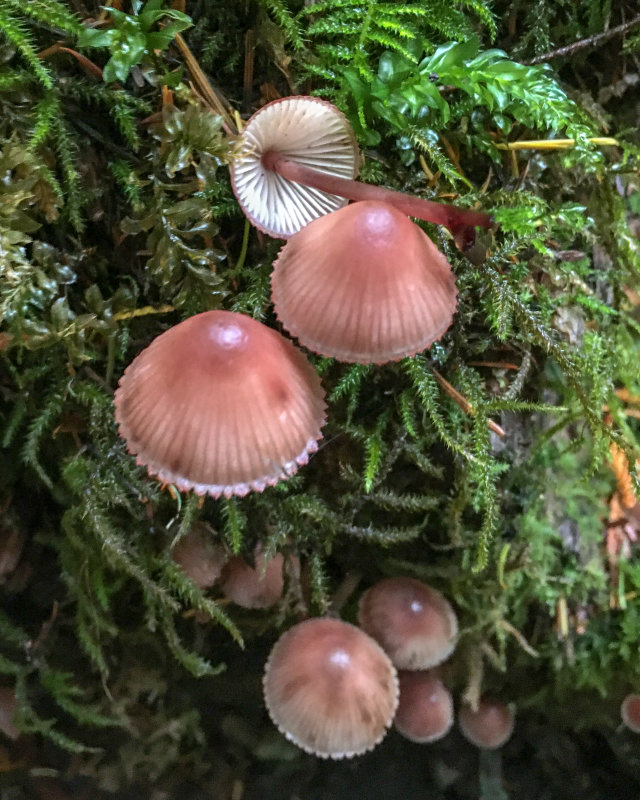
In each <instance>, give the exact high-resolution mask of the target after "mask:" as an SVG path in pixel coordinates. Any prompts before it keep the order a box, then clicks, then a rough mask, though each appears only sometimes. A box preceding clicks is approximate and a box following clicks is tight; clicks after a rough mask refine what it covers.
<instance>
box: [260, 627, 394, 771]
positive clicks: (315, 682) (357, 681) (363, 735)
mask: <svg viewBox="0 0 640 800" xmlns="http://www.w3.org/2000/svg"><path fill="white" fill-rule="evenodd" d="M263 683H264V696H265V703H266V706H267V709H268V711H269V714H270V716H271V719H272V720H273V722H274V723H275V725H277V727H278V729H279V730H280V731H281V732H282V733H283V734H284V735H285V736H286V737H287V739H289V740H290V741H292V742H294V744H297V745H298V747H301V748H302V749H303V750H306V751H307V752H308V753H313V754H314V755H317V756H320V757H321V758H350V757H352V756H356V755H359V754H361V753H365V752H366V751H367V750H371V749H372V748H373V747H375V745H377V744H378V743H379V742H380V741H381V740H382V739H383V737H384V736H385V734H386V732H387V728H388V727H389V725H391V721H392V720H393V715H394V714H395V711H396V708H397V705H398V678H397V675H396V671H395V669H394V667H393V664H392V663H391V661H390V660H389V658H388V657H387V655H386V654H385V653H384V651H383V650H382V649H381V648H380V647H379V645H378V644H376V642H374V640H373V639H371V638H370V637H369V636H367V634H366V633H363V632H362V631H361V630H359V629H358V628H356V627H355V626H353V625H349V624H347V623H346V622H341V621H340V620H337V619H329V618H321V619H310V620H306V621H305V622H301V623H300V624H298V625H294V627H293V628H291V629H290V630H288V631H287V632H286V633H285V634H283V636H281V637H280V639H279V640H278V641H277V642H276V644H275V646H274V648H273V650H272V651H271V655H270V656H269V660H268V661H267V666H266V668H265V675H264V681H263Z"/></svg>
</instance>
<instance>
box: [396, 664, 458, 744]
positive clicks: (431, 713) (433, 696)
mask: <svg viewBox="0 0 640 800" xmlns="http://www.w3.org/2000/svg"><path fill="white" fill-rule="evenodd" d="M398 679H399V682H400V702H399V704H398V710H397V711H396V716H395V719H394V721H393V724H394V727H395V728H396V729H397V730H398V732H399V733H401V734H402V735H403V736H404V737H406V738H407V739H410V740H411V741H412V742H420V743H426V742H435V741H437V740H438V739H442V737H443V736H446V735H447V733H449V731H450V730H451V726H452V725H453V699H452V697H451V692H449V690H448V689H447V688H446V686H445V685H444V684H443V683H442V681H441V680H440V678H438V677H437V675H435V674H434V673H433V672H400V673H399V675H398Z"/></svg>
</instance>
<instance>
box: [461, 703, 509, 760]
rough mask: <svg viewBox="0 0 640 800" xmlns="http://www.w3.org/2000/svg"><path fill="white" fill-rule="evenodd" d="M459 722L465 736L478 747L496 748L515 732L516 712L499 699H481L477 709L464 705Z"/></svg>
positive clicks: (485, 748)
mask: <svg viewBox="0 0 640 800" xmlns="http://www.w3.org/2000/svg"><path fill="white" fill-rule="evenodd" d="M458 724H459V725H460V730H461V731H462V734H463V736H464V737H465V738H466V739H468V740H469V741H470V742H471V743H472V744H475V746H476V747H480V748H482V749H484V750H496V749H497V748H498V747H502V745H503V744H505V742H507V741H508V740H509V738H510V737H511V734H512V733H513V724H514V713H513V711H512V710H511V709H510V708H509V706H506V705H505V704H504V703H500V702H498V701H497V700H481V701H480V703H479V704H478V708H477V709H476V710H475V711H474V710H473V708H472V707H471V706H469V705H463V706H462V708H461V709H460V711H459V712H458Z"/></svg>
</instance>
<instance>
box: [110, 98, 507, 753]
mask: <svg viewBox="0 0 640 800" xmlns="http://www.w3.org/2000/svg"><path fill="white" fill-rule="evenodd" d="M358 165H359V152H358V148H357V144H356V141H355V137H354V134H353V131H352V130H351V128H350V126H349V124H348V122H347V120H346V118H345V117H344V116H343V115H342V114H341V113H340V112H339V111H338V110H337V109H336V108H335V107H334V106H332V105H331V104H329V103H326V102H324V101H320V100H317V99H316V98H310V97H300V98H285V99H284V100H280V101H275V102H274V103H270V104H268V105H266V106H265V107H264V108H262V109H261V110H260V111H259V112H257V113H256V114H255V115H254V116H253V117H252V118H251V120H249V122H248V124H247V126H246V128H245V130H244V132H243V134H242V137H241V139H240V141H239V143H238V148H237V158H236V159H235V160H234V163H233V165H232V170H231V173H232V185H233V190H234V192H235V194H236V197H237V198H238V201H239V203H240V205H241V206H242V208H243V210H244V212H245V214H246V215H247V217H248V218H249V220H250V221H251V222H252V223H253V224H254V225H255V226H256V227H257V228H259V229H260V230H262V231H263V232H265V233H267V234H269V235H271V236H274V237H280V238H283V239H287V240H288V241H287V242H286V244H285V245H284V247H283V248H282V250H281V252H280V254H279V256H278V258H277V260H276V262H275V263H274V271H273V275H272V282H271V288H272V299H273V303H274V309H275V313H276V316H277V317H278V319H279V320H280V322H281V323H282V325H283V327H284V328H285V329H286V330H287V331H288V332H289V333H290V334H291V335H292V336H295V337H296V338H297V339H298V340H299V341H300V343H301V344H302V345H304V346H305V347H307V348H308V349H309V350H312V351H314V352H316V353H320V354H322V355H327V356H331V357H334V358H337V359H339V360H342V361H346V362H357V363H373V364H383V363H387V362H389V361H394V360H398V359H400V358H403V357H405V356H410V355H414V354H415V353H418V352H421V351H422V350H424V349H426V348H428V347H430V346H431V345H432V344H433V342H435V341H436V340H437V339H439V338H440V337H441V336H442V335H443V334H444V332H445V331H446V330H447V329H448V328H449V326H450V325H451V322H452V319H453V315H454V313H455V309H456V303H457V291H456V285H455V277H454V274H453V271H452V269H451V266H450V264H449V263H448V262H447V260H446V259H445V257H444V255H443V254H442V253H441V252H440V251H439V250H438V249H437V248H436V246H435V245H434V243H433V242H432V241H431V239H430V238H429V237H428V236H427V235H426V234H425V233H424V231H423V230H422V229H421V228H420V227H418V225H416V224H415V223H414V222H413V221H411V220H410V219H409V217H410V216H413V217H418V218H420V219H423V220H428V221H431V222H435V223H437V224H441V225H444V226H446V227H447V228H448V229H449V231H450V232H451V234H452V235H453V237H454V240H455V242H456V244H457V245H458V246H459V247H461V248H464V247H465V246H466V245H467V244H469V242H470V241H472V239H473V231H474V227H475V226H482V227H489V226H490V224H491V220H490V218H489V217H488V216H487V215H486V214H483V213H481V212H477V211H472V210H461V209H458V208H455V207H453V206H447V205H444V204H439V203H433V202H430V201H426V200H423V199H420V198H415V197H411V196H409V195H405V194H402V193H399V192H395V191H391V190H388V189H382V188H380V187H377V186H370V185H367V184H364V183H360V182H358V181H356V180H355V178H356V176H357V173H358ZM348 200H353V201H356V202H354V203H353V204H351V205H347V202H348ZM115 408H116V412H115V415H116V420H117V422H118V425H119V432H120V434H121V436H122V437H123V438H124V439H125V440H126V443H127V448H128V450H129V452H131V453H132V454H134V455H135V456H136V457H137V461H138V463H139V464H141V465H144V466H146V467H147V470H148V472H149V474H150V475H153V476H155V477H157V478H158V479H159V480H161V481H162V482H164V483H170V484H172V485H174V486H175V487H177V489H178V490H180V491H189V490H192V491H194V492H195V493H196V494H200V495H204V494H209V495H211V496H213V497H220V496H225V497H230V496H232V495H240V496H243V495H245V494H247V493H248V492H249V491H251V490H253V491H262V490H263V489H265V488H266V487H267V486H271V485H274V484H275V483H277V482H278V481H279V480H282V479H285V478H287V477H290V476H291V475H293V474H294V473H295V472H296V471H297V469H298V467H299V466H300V465H302V464H305V463H307V461H308V458H309V455H310V454H311V453H313V452H314V451H315V450H316V449H317V446H318V445H317V442H318V440H319V439H320V438H321V428H322V426H323V424H324V422H325V409H326V406H325V403H324V393H323V390H322V387H321V384H320V380H319V378H318V376H317V374H316V372H315V370H314V369H313V367H312V366H311V365H310V364H309V363H308V361H307V360H306V358H305V357H304V355H303V354H302V353H301V352H300V351H299V350H298V349H297V348H296V347H294V346H293V344H291V342H289V341H288V340H287V339H285V338H284V337H283V336H281V335H280V334H278V333H277V332H276V331H274V330H272V329H270V328H268V327H266V326H265V325H262V324H261V323H259V322H257V321H255V320H253V319H251V318H249V317H247V316H245V315H242V314H237V313H232V312H228V311H210V312H205V313H202V314H197V315H195V316H193V317H191V318H189V319H187V320H185V321H184V322H181V323H180V324H178V325H176V326H174V327H173V328H170V329H169V330H167V331H165V332H164V333H163V334H162V335H160V336H158V337H157V338H156V339H155V340H154V341H153V342H152V343H151V344H150V345H149V346H148V347H147V348H146V349H145V350H143V351H142V352H141V353H140V354H139V355H138V356H137V358H136V359H135V360H134V361H133V362H132V363H131V364H130V365H129V367H128V368H127V369H126V370H125V372H124V374H123V376H122V378H121V379H120V382H119V387H118V389H117V391H116V393H115ZM198 536H199V534H198V532H197V531H196V532H194V533H193V535H192V537H191V540H188V539H185V541H184V542H183V543H182V544H180V543H179V545H178V546H177V547H176V548H175V551H174V553H173V558H174V560H175V561H176V562H177V563H178V564H180V565H181V566H182V567H183V569H184V570H185V572H187V574H191V575H192V578H193V580H194V582H196V583H197V584H198V585H199V586H200V587H201V588H208V587H209V586H211V585H212V583H213V582H214V581H216V580H217V579H218V578H220V577H221V580H222V588H223V591H224V592H225V594H226V595H227V596H228V597H229V599H231V600H232V601H233V602H236V603H238V604H241V605H244V606H245V607H248V608H265V607H269V606H271V605H272V604H273V603H275V602H277V599H278V598H279V597H280V596H281V594H282V585H283V577H282V565H283V559H282V556H281V555H276V556H275V557H274V558H273V559H272V560H271V561H270V562H268V563H267V562H265V560H264V557H263V555H262V553H261V551H260V550H259V549H258V550H256V552H255V553H254V556H255V567H253V566H250V565H248V564H246V563H244V562H243V561H242V560H241V559H239V558H238V557H233V558H231V559H229V560H228V561H226V564H224V566H223V562H224V561H225V560H226V555H225V554H224V553H222V554H220V553H217V554H214V553H213V552H212V551H211V549H210V548H209V547H208V545H207V546H204V545H203V541H202V540H201V539H199V538H198ZM203 547H204V549H203ZM190 548H191V549H190ZM193 548H195V551H198V548H200V551H201V552H203V553H205V551H206V555H207V556H208V557H209V556H211V563H210V564H208V565H204V564H203V565H199V564H198V563H197V557H196V558H195V561H196V563H194V558H193V555H192V552H193ZM214 555H215V556H216V557H214ZM200 567H201V568H200ZM214 573H215V574H214ZM358 619H359V624H360V626H361V629H359V628H357V627H355V626H353V625H349V624H347V623H344V622H341V621H339V620H335V619H315V620H307V621H305V622H303V623H300V624H299V625H296V626H294V627H293V628H291V629H290V630H289V631H287V632H286V633H285V634H284V635H283V636H282V637H281V638H280V639H279V641H278V642H277V643H276V645H275V647H274V648H273V651H272V653H271V656H270V657H269V660H268V663H267V667H266V671H265V677H264V690H265V701H266V705H267V708H268V711H269V714H270V715H271V717H272V719H273V721H274V722H275V724H276V725H277V726H278V728H279V729H280V730H281V731H283V732H284V733H285V735H286V736H287V737H288V738H289V739H290V740H291V741H293V742H295V743H296V744H298V745H299V746H300V747H302V748H303V749H305V750H307V751H309V752H313V753H315V754H317V755H319V756H322V757H331V758H342V757H349V756H353V755H357V754H359V753H363V752H366V751H367V750H369V749H371V748H372V747H373V746H375V745H376V744H377V743H378V742H379V741H380V740H381V739H382V737H383V736H384V735H385V733H386V731H387V729H388V728H389V726H390V725H391V723H392V721H393V719H394V716H395V715H396V710H397V712H398V713H397V716H396V723H395V724H396V727H397V728H398V730H399V731H400V732H401V733H403V735H405V736H407V737H408V738H411V739H414V740H415V741H421V742H429V741H435V740H436V739H438V738H440V737H442V736H444V735H445V734H446V733H447V731H448V730H449V729H450V727H451V725H452V721H453V702H452V698H451V694H450V693H449V691H448V689H447V688H446V687H445V685H444V683H443V681H442V680H441V678H440V677H439V675H438V674H436V673H435V672H434V671H433V667H435V666H436V665H438V664H440V663H441V662H443V661H444V660H445V659H447V658H448V657H449V656H450V655H451V653H452V652H453V649H454V647H455V643H456V638H457V635H458V623H457V619H456V615H455V613H454V611H453V609H452V607H451V605H450V604H449V602H448V601H447V600H446V599H445V598H444V597H443V596H442V595H441V594H440V593H439V592H438V591H436V590H435V589H433V588H431V587H429V586H426V585H425V584H423V583H421V582H420V581H417V580H413V579H411V578H389V579H386V580H383V581H381V582H380V583H378V584H376V585H375V586H373V587H371V588H370V589H369V590H368V591H366V592H365V593H364V595H363V597H362V599H361V602H360V606H359V615H358ZM396 668H398V669H401V670H403V672H402V673H401V675H400V678H399V679H398V675H397V673H396ZM399 687H400V689H399Z"/></svg>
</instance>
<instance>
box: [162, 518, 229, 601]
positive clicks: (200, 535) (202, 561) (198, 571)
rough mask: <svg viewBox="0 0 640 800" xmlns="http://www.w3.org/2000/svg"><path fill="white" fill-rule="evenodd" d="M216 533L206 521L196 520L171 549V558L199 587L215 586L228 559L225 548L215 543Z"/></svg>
mask: <svg viewBox="0 0 640 800" xmlns="http://www.w3.org/2000/svg"><path fill="white" fill-rule="evenodd" d="M214 535H215V532H214V531H213V529H212V528H211V527H210V526H209V525H207V524H206V522H199V521H198V522H195V523H194V524H193V526H192V528H191V530H190V531H189V533H187V534H186V536H183V537H182V539H180V540H179V541H178V543H177V544H176V546H175V547H174V548H173V550H172V551H171V558H172V559H173V560H174V561H175V562H176V564H178V566H179V567H181V568H182V570H183V571H184V573H185V574H186V575H188V576H189V577H190V578H191V580H192V581H193V582H194V583H195V585H196V586H197V587H198V588H199V589H209V588H210V587H211V586H213V584H214V583H215V582H216V581H217V580H218V578H219V577H220V574H221V572H222V568H223V567H224V565H225V563H226V561H227V554H226V552H225V549H224V547H222V546H221V545H219V544H216V543H215V541H214V538H213V537H214Z"/></svg>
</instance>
